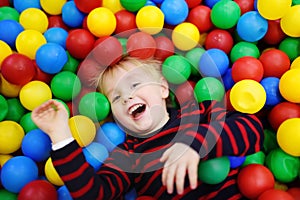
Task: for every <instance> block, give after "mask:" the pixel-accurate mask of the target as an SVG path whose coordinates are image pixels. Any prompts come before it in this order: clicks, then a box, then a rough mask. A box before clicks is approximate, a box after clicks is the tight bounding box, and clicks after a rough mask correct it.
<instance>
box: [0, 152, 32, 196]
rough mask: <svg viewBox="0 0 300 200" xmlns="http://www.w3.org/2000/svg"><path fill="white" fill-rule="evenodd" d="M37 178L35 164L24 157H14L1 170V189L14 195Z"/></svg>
mask: <svg viewBox="0 0 300 200" xmlns="http://www.w3.org/2000/svg"><path fill="white" fill-rule="evenodd" d="M37 178H38V167H37V165H36V163H35V162H34V161H33V160H32V159H31V158H28V157H26V156H16V157H13V158H11V159H9V160H8V161H7V162H6V163H5V164H4V165H3V167H2V169H1V182H2V185H3V187H4V188H5V189H6V190H8V191H10V192H14V193H19V192H20V190H21V189H22V188H23V187H24V186H25V185H26V184H27V183H29V182H31V181H33V180H36V179H37Z"/></svg>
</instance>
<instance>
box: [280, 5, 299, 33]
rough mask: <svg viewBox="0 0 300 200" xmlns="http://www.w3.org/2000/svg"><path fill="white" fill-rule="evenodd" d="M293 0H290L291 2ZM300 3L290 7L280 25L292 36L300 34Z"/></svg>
mask: <svg viewBox="0 0 300 200" xmlns="http://www.w3.org/2000/svg"><path fill="white" fill-rule="evenodd" d="M290 1H291V0H289V2H290ZM299 13H300V5H295V6H292V7H290V8H289V9H288V10H287V12H286V13H285V15H284V16H283V17H282V18H281V20H280V27H281V29H282V30H283V32H284V33H285V34H287V35H288V36H290V37H299V36H300V23H299V20H297V19H298V16H299Z"/></svg>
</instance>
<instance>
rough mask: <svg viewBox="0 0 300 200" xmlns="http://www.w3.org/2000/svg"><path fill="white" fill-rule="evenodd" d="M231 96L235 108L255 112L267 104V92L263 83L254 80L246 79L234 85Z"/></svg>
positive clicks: (245, 111)
mask: <svg viewBox="0 0 300 200" xmlns="http://www.w3.org/2000/svg"><path fill="white" fill-rule="evenodd" d="M229 98H230V102H231V104H232V106H233V108H234V109H235V110H237V111H239V112H243V113H249V114H254V113H256V112H258V111H259V110H261V109H262V108H263V106H264V105H265V103H266V99H267V94H266V91H265V89H264V87H263V86H262V85H261V84H259V83H258V82H256V81H254V80H250V79H245V80H241V81H239V82H237V83H236V84H234V85H233V87H232V88H231V91H230V94H229Z"/></svg>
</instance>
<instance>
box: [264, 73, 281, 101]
mask: <svg viewBox="0 0 300 200" xmlns="http://www.w3.org/2000/svg"><path fill="white" fill-rule="evenodd" d="M279 81H280V80H279V78H276V77H266V78H264V79H262V80H261V82H260V84H261V85H262V86H263V87H264V89H265V91H266V94H267V100H266V104H265V105H266V106H275V105H277V104H278V103H280V102H282V101H283V98H282V96H281V94H280V91H279Z"/></svg>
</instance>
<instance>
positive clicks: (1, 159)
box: [0, 154, 13, 166]
mask: <svg viewBox="0 0 300 200" xmlns="http://www.w3.org/2000/svg"><path fill="white" fill-rule="evenodd" d="M12 157H13V156H12V155H9V154H0V166H3V165H4V164H5V163H6V162H7V161H8V160H9V159H11V158H12Z"/></svg>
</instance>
